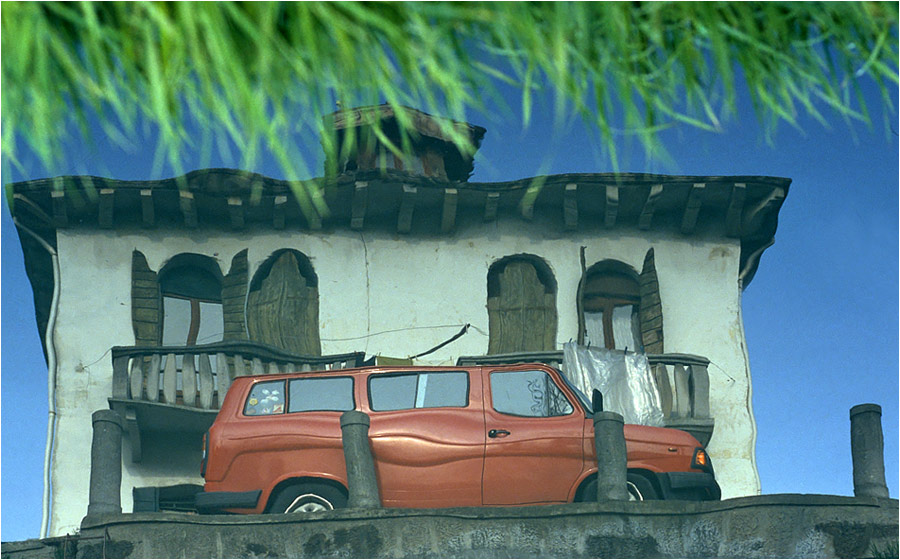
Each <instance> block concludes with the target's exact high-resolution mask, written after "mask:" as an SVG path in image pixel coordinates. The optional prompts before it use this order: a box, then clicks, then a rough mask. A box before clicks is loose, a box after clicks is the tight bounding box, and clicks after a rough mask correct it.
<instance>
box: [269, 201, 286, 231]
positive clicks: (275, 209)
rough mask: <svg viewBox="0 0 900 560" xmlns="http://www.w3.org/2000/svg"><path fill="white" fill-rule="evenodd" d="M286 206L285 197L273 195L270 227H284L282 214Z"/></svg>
mask: <svg viewBox="0 0 900 560" xmlns="http://www.w3.org/2000/svg"><path fill="white" fill-rule="evenodd" d="M286 208H287V197H286V196H284V195H278V196H276V197H275V200H274V201H273V205H272V227H273V228H275V229H284V215H285V209H286Z"/></svg>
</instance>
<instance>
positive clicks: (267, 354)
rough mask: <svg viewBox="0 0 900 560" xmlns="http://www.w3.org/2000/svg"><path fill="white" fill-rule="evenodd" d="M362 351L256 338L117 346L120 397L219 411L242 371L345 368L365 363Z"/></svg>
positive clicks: (115, 371)
mask: <svg viewBox="0 0 900 560" xmlns="http://www.w3.org/2000/svg"><path fill="white" fill-rule="evenodd" d="M364 359H365V356H364V354H363V353H362V352H353V353H349V354H335V355H331V356H300V355H296V354H290V353H288V352H284V351H282V350H279V349H277V348H272V347H270V346H266V345H263V344H259V343H255V342H244V341H239V342H218V343H214V344H205V345H202V346H180V347H172V346H152V347H148V346H140V347H138V346H128V347H124V346H116V347H114V348H113V349H112V361H113V390H112V395H113V398H114V399H120V400H133V401H147V402H159V403H164V404H172V405H181V406H186V407H189V408H198V409H203V410H218V408H219V407H220V406H221V404H222V402H221V401H222V399H223V398H224V397H225V393H226V392H227V391H228V387H229V386H230V385H231V382H232V380H233V379H234V378H235V377H239V376H242V375H263V374H271V373H286V372H293V371H314V370H330V369H345V368H351V367H357V366H359V365H362V363H363V361H364Z"/></svg>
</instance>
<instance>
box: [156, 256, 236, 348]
mask: <svg viewBox="0 0 900 560" xmlns="http://www.w3.org/2000/svg"><path fill="white" fill-rule="evenodd" d="M159 291H160V295H161V296H162V305H163V323H162V341H161V342H162V344H163V345H165V346H194V345H197V344H209V343H212V342H219V341H221V340H222V336H223V333H224V322H223V316H222V272H221V270H219V265H218V264H217V263H216V262H215V261H214V260H213V259H211V258H209V257H205V256H202V255H195V254H181V255H176V256H175V257H173V258H172V259H171V260H170V261H169V262H168V263H167V264H166V266H164V267H163V268H162V270H161V271H160V272H159Z"/></svg>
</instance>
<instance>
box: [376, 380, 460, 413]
mask: <svg viewBox="0 0 900 560" xmlns="http://www.w3.org/2000/svg"><path fill="white" fill-rule="evenodd" d="M369 400H370V404H371V406H372V410H374V411H387V410H405V409H411V408H440V407H448V406H455V407H464V406H468V404H469V375H468V373H466V372H464V371H448V372H420V373H404V374H387V375H373V376H372V377H370V378H369Z"/></svg>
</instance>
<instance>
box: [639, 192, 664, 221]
mask: <svg viewBox="0 0 900 560" xmlns="http://www.w3.org/2000/svg"><path fill="white" fill-rule="evenodd" d="M662 192H663V186H662V185H653V186H652V187H650V193H649V194H648V195H647V200H646V201H645V202H644V207H643V208H642V209H641V217H640V218H638V227H639V228H640V229H643V230H647V229H650V226H651V225H652V224H653V213H654V212H655V211H656V202H657V201H658V200H659V197H660V195H661V194H662Z"/></svg>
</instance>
